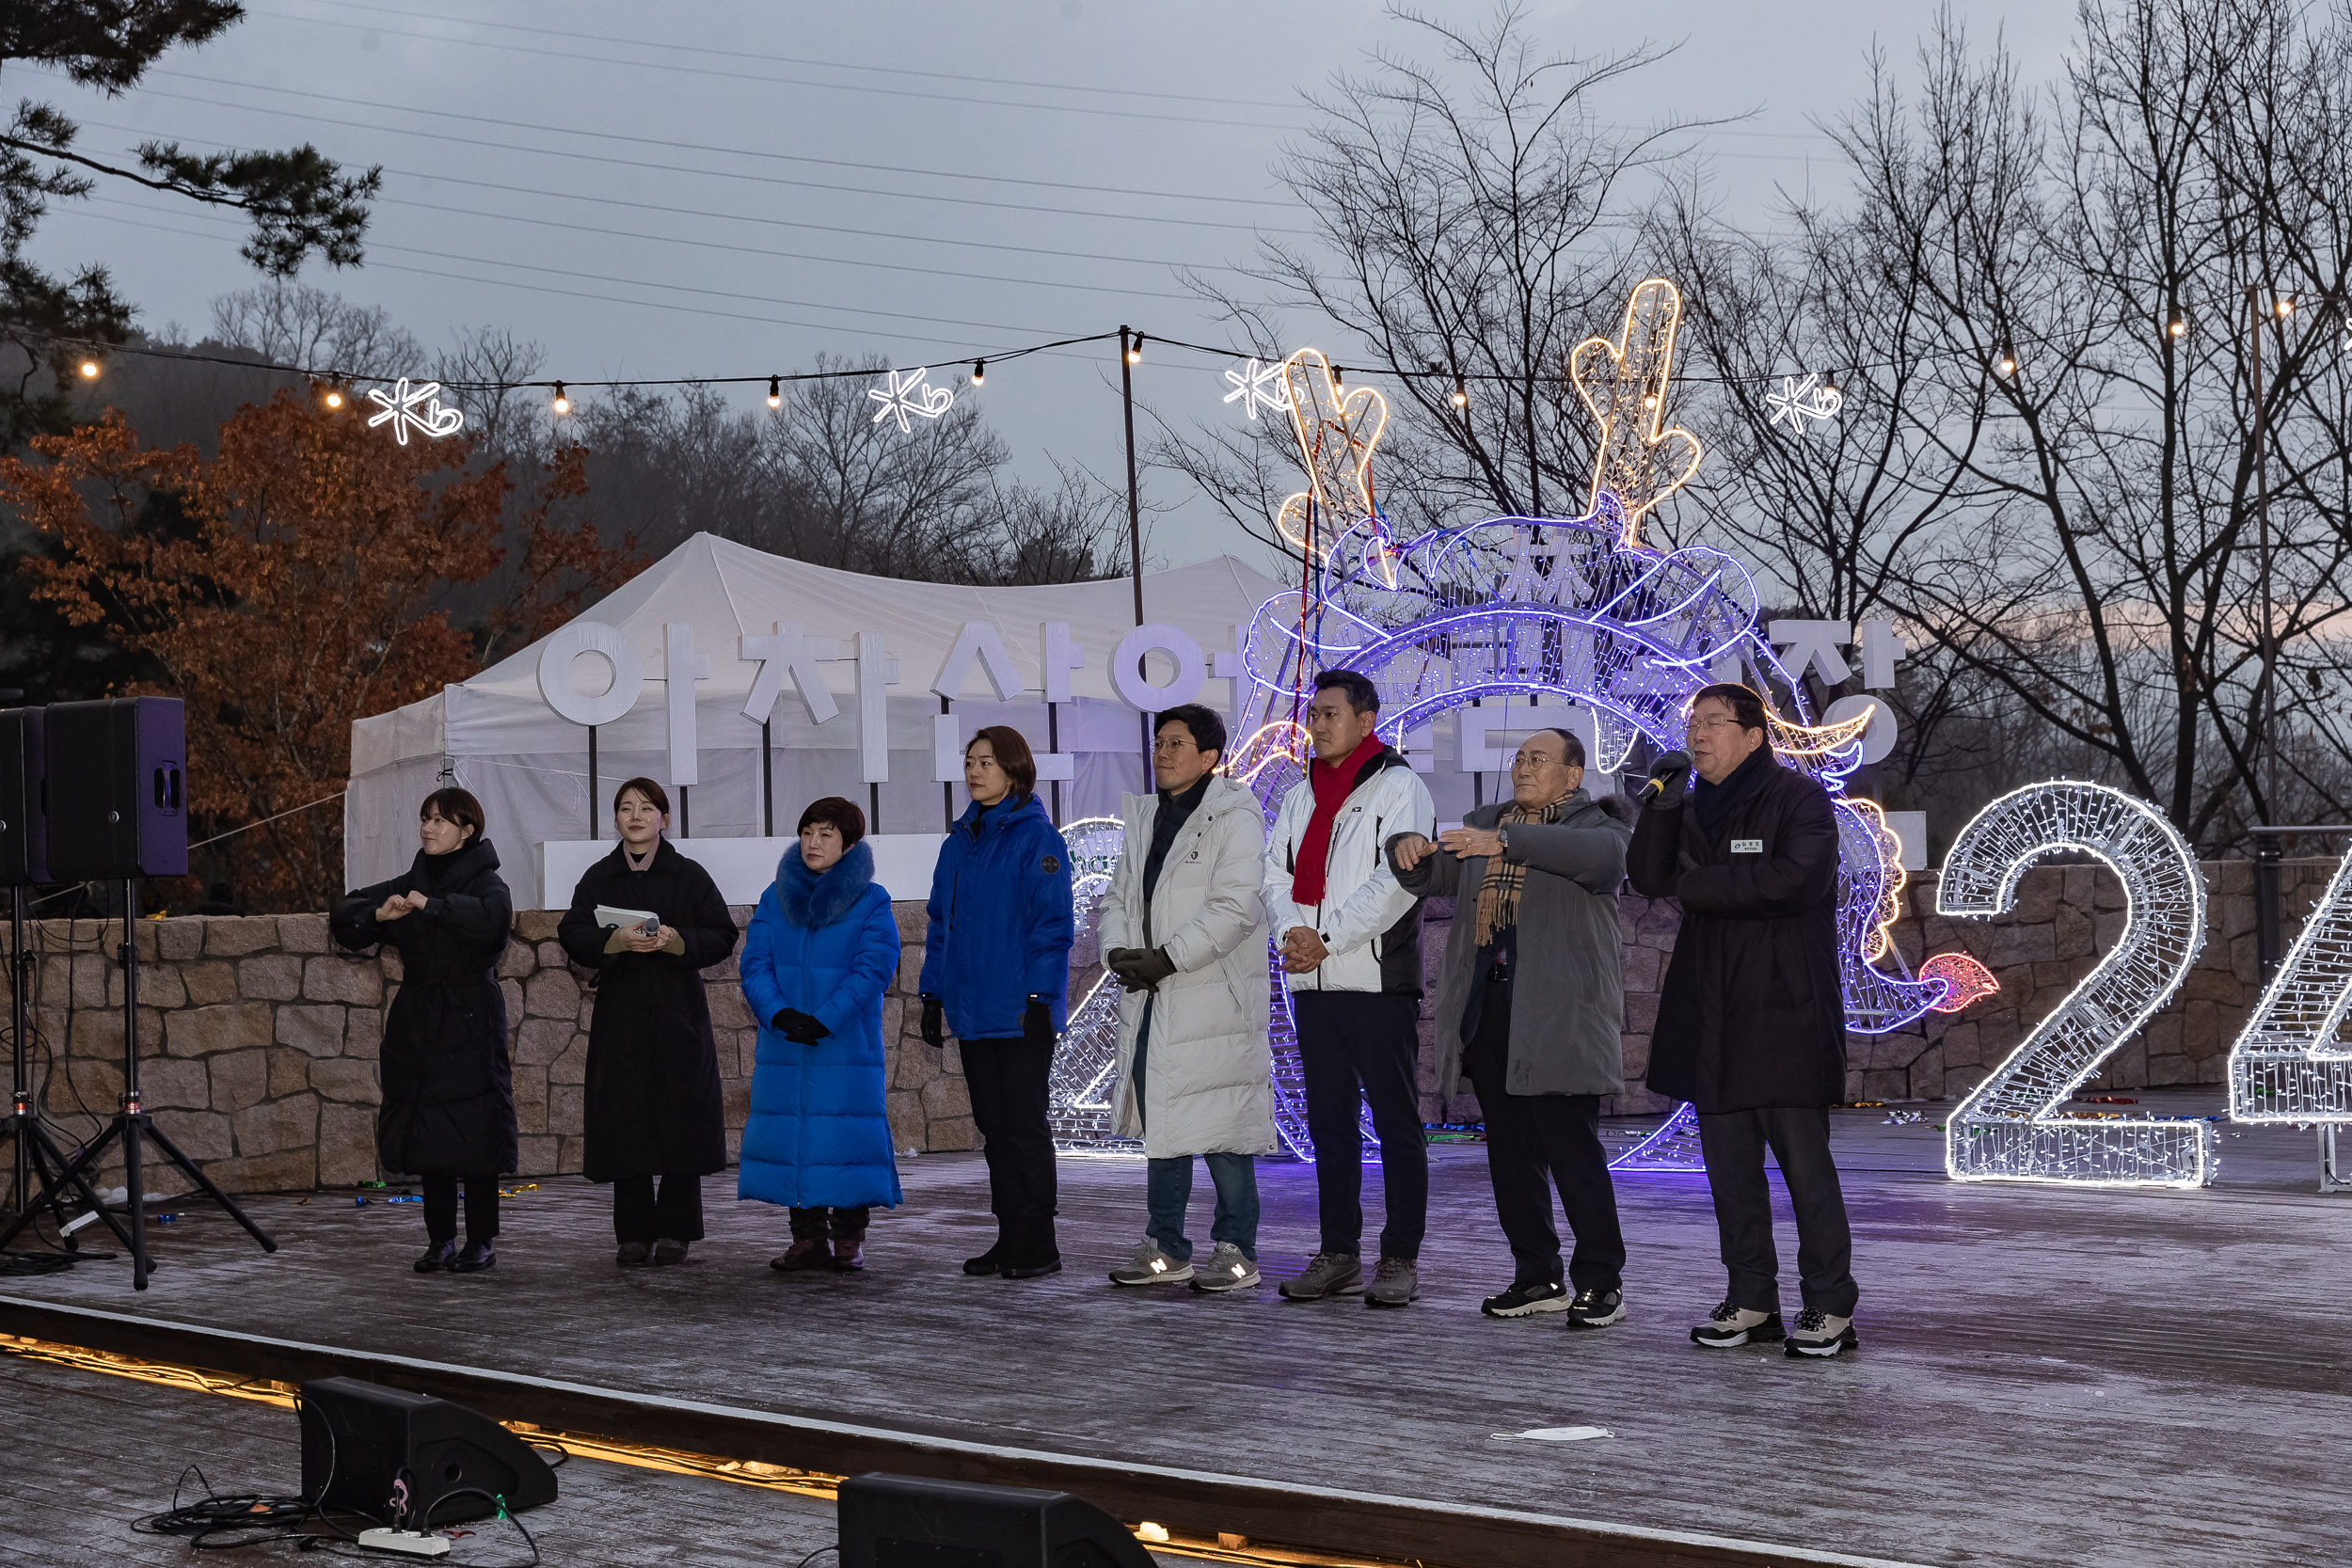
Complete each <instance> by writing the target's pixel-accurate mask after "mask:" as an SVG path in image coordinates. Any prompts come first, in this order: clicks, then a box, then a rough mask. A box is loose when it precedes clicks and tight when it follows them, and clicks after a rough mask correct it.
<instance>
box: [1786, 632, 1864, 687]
mask: <svg viewBox="0 0 2352 1568" xmlns="http://www.w3.org/2000/svg"><path fill="white" fill-rule="evenodd" d="M1770 629H1771V631H1772V641H1773V642H1774V643H1776V644H1777V645H1779V647H1780V650H1781V653H1780V661H1781V663H1782V665H1783V666H1784V667H1786V668H1787V670H1788V678H1789V679H1790V680H1792V681H1801V680H1803V679H1804V670H1805V666H1806V665H1808V664H1809V665H1811V666H1812V667H1813V668H1814V669H1816V670H1819V671H1820V673H1821V679H1822V680H1823V681H1824V682H1825V683H1827V684H1828V685H1831V686H1836V684H1837V683H1838V682H1839V681H1842V680H1846V679H1848V678H1850V677H1851V675H1852V674H1853V670H1852V667H1851V666H1850V665H1848V664H1847V662H1846V656H1845V655H1843V654H1841V653H1839V652H1838V651H1837V650H1838V649H1839V648H1841V647H1843V646H1845V644H1846V641H1847V640H1848V639H1849V638H1851V636H1852V635H1853V628H1852V627H1851V626H1848V625H1847V624H1846V623H1845V622H1843V621H1774V622H1773V623H1772V626H1771V628H1770Z"/></svg>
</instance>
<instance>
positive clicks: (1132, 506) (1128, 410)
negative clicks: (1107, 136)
mask: <svg viewBox="0 0 2352 1568" xmlns="http://www.w3.org/2000/svg"><path fill="white" fill-rule="evenodd" d="M1128 341H1129V339H1128V335H1127V328H1125V327H1124V326H1122V327H1120V329H1119V401H1120V408H1121V410H1122V411H1123V412H1124V414H1125V416H1126V420H1127V575H1128V577H1129V578H1131V579H1133V581H1134V583H1135V588H1136V626H1141V625H1143V493H1142V491H1141V490H1140V488H1138V486H1137V485H1136V365H1135V360H1134V359H1133V357H1131V356H1130V355H1129V352H1128V348H1127V344H1128ZM1142 664H1143V656H1142V655H1140V654H1138V655H1137V656H1136V673H1137V674H1138V675H1140V674H1141V673H1142ZM1137 722H1138V723H1139V724H1140V725H1141V726H1142V736H1143V787H1144V791H1145V792H1146V793H1147V794H1148V793H1150V791H1151V789H1152V716H1151V715H1150V714H1148V713H1146V714H1142V715H1139V716H1138V717H1137Z"/></svg>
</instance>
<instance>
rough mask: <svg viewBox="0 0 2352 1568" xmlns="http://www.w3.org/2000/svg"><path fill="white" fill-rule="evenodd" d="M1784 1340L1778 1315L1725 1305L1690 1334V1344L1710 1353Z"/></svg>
mask: <svg viewBox="0 0 2352 1568" xmlns="http://www.w3.org/2000/svg"><path fill="white" fill-rule="evenodd" d="M1786 1336H1787V1331H1786V1330H1785V1329H1783V1328H1782V1327H1781V1323H1780V1314H1779V1313H1777V1312H1758V1311H1755V1310H1753V1309H1752V1308H1749V1307H1734V1306H1732V1305H1731V1303H1730V1302H1728V1301H1726V1302H1724V1304H1723V1305H1722V1306H1720V1307H1716V1308H1715V1310H1714V1312H1713V1314H1712V1315H1710V1316H1709V1317H1708V1320H1707V1321H1706V1322H1705V1323H1701V1324H1699V1325H1698V1327H1696V1328H1694V1329H1692V1330H1691V1342H1692V1344H1694V1345H1705V1346H1707V1347H1708V1348H1709V1349H1711V1350H1729V1349H1731V1348H1733V1347H1734V1346H1737V1345H1744V1344H1749V1343H1751V1342H1753V1343H1756V1344H1769V1343H1771V1342H1772V1340H1775V1339H1779V1338H1786Z"/></svg>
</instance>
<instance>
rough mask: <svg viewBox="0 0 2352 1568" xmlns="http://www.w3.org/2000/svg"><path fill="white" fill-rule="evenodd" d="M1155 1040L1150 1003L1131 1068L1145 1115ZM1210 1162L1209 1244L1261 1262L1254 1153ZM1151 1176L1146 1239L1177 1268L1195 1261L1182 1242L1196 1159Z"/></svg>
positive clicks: (1181, 1157)
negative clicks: (1148, 1055)
mask: <svg viewBox="0 0 2352 1568" xmlns="http://www.w3.org/2000/svg"><path fill="white" fill-rule="evenodd" d="M1151 1038H1152V1004H1151V1002H1150V1001H1149V1000H1148V999H1147V1000H1146V1001H1145V1003H1144V1005H1143V1022H1142V1024H1141V1025H1140V1026H1139V1027H1138V1028H1137V1029H1136V1060H1135V1066H1134V1067H1133V1068H1132V1069H1130V1070H1131V1071H1132V1072H1133V1074H1134V1081H1135V1087H1136V1117H1138V1118H1141V1117H1145V1116H1146V1114H1147V1113H1146V1112H1145V1110H1144V1104H1143V1083H1144V1072H1143V1063H1144V1048H1145V1046H1146V1045H1147V1044H1148V1043H1149V1042H1150V1040H1151ZM1200 1158H1201V1159H1203V1160H1206V1161H1207V1162H1208V1163H1209V1180H1210V1181H1211V1182H1212V1183H1214V1184H1215V1186H1216V1219H1215V1220H1213V1221H1211V1222H1210V1225H1209V1239H1210V1240H1211V1241H1213V1242H1231V1243H1233V1245H1235V1246H1237V1247H1239V1248H1241V1251H1242V1256H1243V1257H1245V1258H1247V1259H1249V1260H1250V1261H1251V1262H1253V1263H1254V1262H1256V1261H1257V1260H1258V1160H1257V1156H1256V1155H1254V1154H1203V1155H1202V1156H1200ZM1144 1164H1145V1165H1146V1166H1147V1167H1149V1174H1148V1175H1147V1176H1146V1177H1145V1179H1144V1206H1145V1208H1146V1209H1147V1210H1148V1211H1149V1212H1150V1214H1151V1216H1152V1217H1151V1223H1150V1225H1149V1226H1148V1227H1146V1228H1145V1231H1144V1234H1146V1235H1147V1236H1150V1237H1151V1238H1152V1241H1153V1242H1155V1243H1158V1244H1159V1248H1160V1250H1161V1251H1162V1252H1165V1253H1167V1254H1168V1256H1169V1257H1170V1258H1173V1259H1176V1261H1178V1262H1179V1263H1187V1262H1190V1261H1191V1260H1192V1243H1191V1242H1189V1241H1188V1240H1186V1239H1185V1237H1184V1209H1185V1207H1186V1206H1187V1205H1189V1204H1190V1203H1191V1202H1192V1156H1191V1155H1189V1154H1178V1155H1173V1156H1171V1157H1169V1158H1168V1159H1165V1160H1147V1161H1145V1162H1144Z"/></svg>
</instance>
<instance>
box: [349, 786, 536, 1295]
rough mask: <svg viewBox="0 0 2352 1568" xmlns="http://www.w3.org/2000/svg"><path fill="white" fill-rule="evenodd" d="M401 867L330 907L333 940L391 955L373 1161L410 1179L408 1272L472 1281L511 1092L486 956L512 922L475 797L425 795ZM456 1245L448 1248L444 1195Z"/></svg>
mask: <svg viewBox="0 0 2352 1568" xmlns="http://www.w3.org/2000/svg"><path fill="white" fill-rule="evenodd" d="M419 836H420V837H421V839H422V840H423V847H422V848H421V849H420V850H419V851H418V852H417V858H416V861H415V863H413V864H411V865H410V866H409V867H408V869H407V870H406V871H405V872H403V873H402V874H401V875H399V876H397V877H395V878H393V879H391V880H390V881H389V882H378V883H376V884H375V885H374V886H373V887H366V888H361V889H360V890H359V891H358V892H357V893H354V894H350V895H347V896H345V897H344V899H343V900H342V903H340V904H338V905H336V906H335V909H334V911H333V913H332V915H331V917H330V924H331V926H332V928H333V930H334V933H335V940H336V941H337V942H341V943H342V944H343V945H344V946H345V947H349V948H353V949H355V950H357V949H364V948H369V947H373V946H375V945H376V944H377V943H379V942H382V943H389V944H390V945H391V946H392V947H394V948H397V949H398V950H399V952H400V958H401V983H400V990H399V993H398V994H397V995H395V996H394V997H393V998H392V1007H391V1013H390V1015H389V1017H388V1018H387V1019H386V1020H385V1023H384V1043H383V1047H382V1050H381V1053H380V1057H381V1059H380V1062H379V1064H378V1065H379V1070H380V1072H381V1074H382V1078H383V1095H384V1103H383V1109H382V1110H381V1111H380V1112H379V1113H378V1114H377V1116H376V1122H375V1149H376V1161H377V1163H378V1164H380V1165H382V1166H383V1168H384V1171H385V1173H386V1174H387V1175H389V1174H391V1173H393V1172H399V1173H402V1174H405V1175H415V1176H418V1177H421V1178H422V1179H423V1184H424V1228H425V1236H426V1239H427V1241H428V1243H430V1244H429V1245H428V1246H427V1247H426V1249H425V1254H424V1256H423V1257H421V1258H420V1259H417V1264H416V1268H417V1272H418V1273H419V1274H432V1273H435V1272H437V1271H439V1270H442V1269H447V1270H448V1271H450V1272H451V1273H453V1274H478V1273H480V1272H481V1271H482V1270H484V1269H486V1268H489V1267H490V1266H491V1265H492V1264H494V1263H496V1262H497V1261H498V1255H497V1253H496V1252H495V1251H493V1250H492V1248H491V1243H492V1242H493V1241H494V1240H495V1239H496V1238H497V1236H498V1231H499V1177H500V1176H501V1174H503V1173H506V1172H510V1171H512V1170H514V1168H515V1166H516V1149H515V1086H514V1074H513V1070H512V1069H511V1068H510V1066H509V1065H508V1061H507V1055H506V999H505V998H504V997H503V996H501V994H500V992H499V984H498V974H497V970H498V961H499V957H500V955H501V954H502V953H504V952H505V951H506V938H507V931H508V928H509V927H511V926H512V925H513V924H514V901H513V899H512V898H511V897H510V896H509V895H508V894H507V891H506V884H505V882H503V881H501V879H499V874H498V870H499V857H498V851H497V850H496V849H493V848H492V847H490V843H489V840H487V839H485V838H484V837H483V836H482V802H480V801H479V800H475V799H474V798H473V796H472V795H470V794H469V793H468V792H467V791H465V790H462V789H437V790H435V791H434V792H433V793H432V794H431V795H428V796H426V797H425V800H424V805H423V807H422V808H421V812H420V822H419ZM460 1181H463V1182H464V1183H465V1188H466V1245H465V1248H464V1250H463V1251H460V1250H459V1249H458V1246H457V1187H458V1183H459V1182H460Z"/></svg>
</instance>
